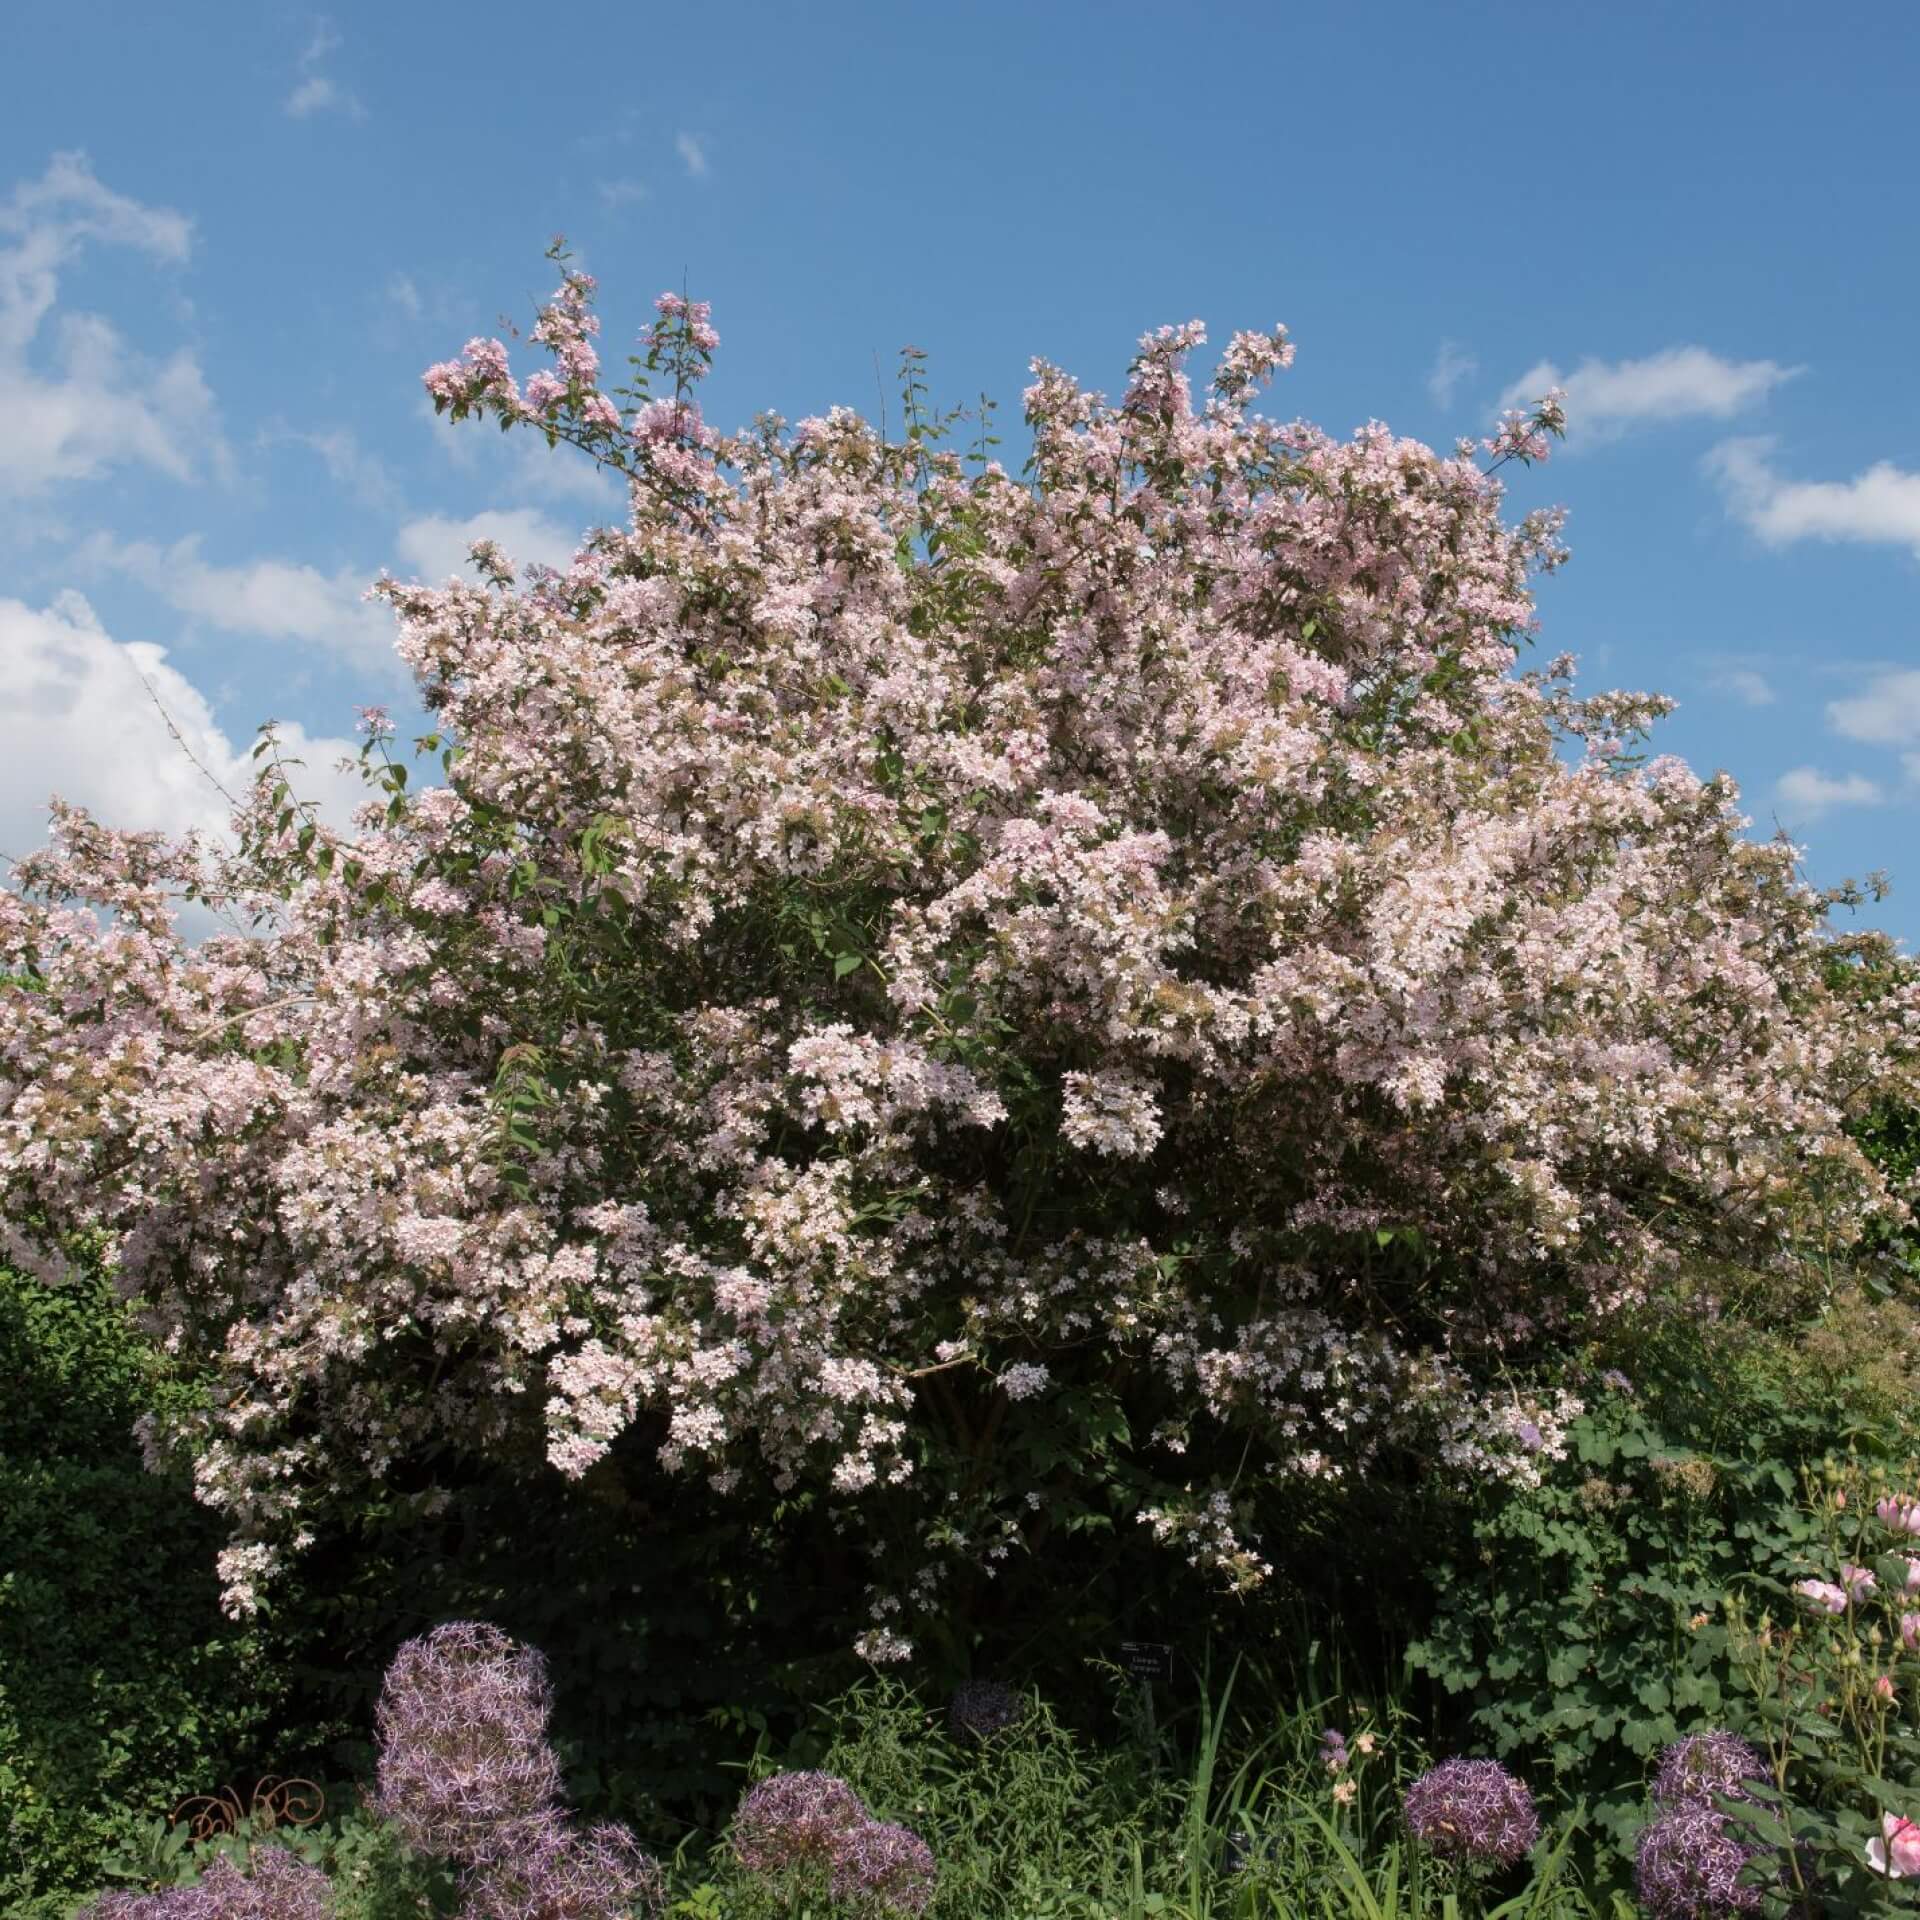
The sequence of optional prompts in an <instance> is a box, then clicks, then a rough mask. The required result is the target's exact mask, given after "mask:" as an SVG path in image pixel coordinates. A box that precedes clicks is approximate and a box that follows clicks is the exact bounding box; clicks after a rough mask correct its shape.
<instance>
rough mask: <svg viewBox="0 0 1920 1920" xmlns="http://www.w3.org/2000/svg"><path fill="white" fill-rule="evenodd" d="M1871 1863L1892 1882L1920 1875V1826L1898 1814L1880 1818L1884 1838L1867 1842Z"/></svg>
mask: <svg viewBox="0 0 1920 1920" xmlns="http://www.w3.org/2000/svg"><path fill="white" fill-rule="evenodd" d="M1867 1864H1868V1865H1869V1866H1870V1867H1872V1868H1873V1870H1874V1872H1876V1873H1883V1874H1885V1875H1886V1876H1887V1878H1888V1879H1889V1880H1903V1879H1905V1878H1906V1877H1907V1876H1908V1875H1909V1874H1912V1873H1920V1824H1917V1823H1915V1822H1914V1821H1912V1820H1906V1819H1902V1818H1901V1816H1900V1815H1899V1814H1897V1813H1884V1814H1882V1815H1881V1816H1880V1838H1879V1839H1877V1840H1869V1841H1868V1842H1867Z"/></svg>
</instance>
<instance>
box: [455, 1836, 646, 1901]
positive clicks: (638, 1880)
mask: <svg viewBox="0 0 1920 1920" xmlns="http://www.w3.org/2000/svg"><path fill="white" fill-rule="evenodd" d="M666 1893H667V1882H666V1875H665V1874H664V1873H662V1872H661V1870H660V1863H659V1862H658V1861H657V1860H655V1859H654V1858H653V1857H652V1855H651V1854H649V1853H647V1852H646V1851H645V1850H644V1849H643V1848H642V1847H641V1845H640V1843H639V1841H638V1840H636V1839H635V1838H634V1837H633V1834H632V1833H631V1832H630V1831H629V1830H628V1829H627V1828H626V1827H622V1826H616V1825H612V1824H609V1825H605V1826H598V1827H588V1828H587V1829H585V1830H584V1831H581V1830H580V1829H577V1828H571V1827H567V1826H564V1825H562V1824H561V1823H560V1822H558V1821H553V1822H551V1823H549V1824H548V1825H546V1826H543V1827H538V1828H534V1829H531V1830H530V1838H529V1839H528V1841H527V1843H526V1844H524V1845H522V1846H520V1847H517V1848H515V1850H514V1851H513V1852H511V1853H507V1854H502V1855H500V1856H499V1857H498V1858H496V1859H493V1860H491V1861H489V1862H488V1863H487V1864H486V1865H485V1866H483V1867H481V1868H480V1869H478V1870H477V1871H476V1872H475V1873H474V1874H473V1875H472V1876H471V1878H470V1879H469V1881H468V1883H467V1886H466V1898H465V1900H464V1902H463V1903H462V1906H461V1909H460V1914H461V1920H628V1916H629V1915H631V1914H633V1913H636V1912H643V1913H648V1914H652V1913H657V1912H658V1911H659V1910H660V1908H661V1907H663V1906H664V1905H665V1904H666Z"/></svg>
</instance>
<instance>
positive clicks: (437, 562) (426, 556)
mask: <svg viewBox="0 0 1920 1920" xmlns="http://www.w3.org/2000/svg"><path fill="white" fill-rule="evenodd" d="M476 540H497V541H498V542H499V543H500V545H501V547H502V548H503V549H504V550H505V552H506V554H507V556H508V558H509V559H511V560H515V561H527V560H532V561H536V562H538V563H539V564H540V565H542V566H548V567H564V566H566V564H567V563H568V562H569V561H570V560H571V559H572V558H573V555H574V550H575V549H576V548H577V547H578V546H579V544H580V543H579V541H578V540H577V539H576V538H575V537H574V536H573V535H572V534H570V533H568V532H567V531H566V530H565V529H564V528H562V527H558V526H556V525H555V524H554V523H553V522H552V521H551V520H549V519H548V518H547V517H546V515H545V514H543V513H540V512H537V511H536V510H535V509H533V508H531V507H515V508H511V509H504V510H498V511H494V512H490V513H476V514H474V515H473V516H472V517H471V518H470V519H466V520H453V519H449V518H447V517H446V516H445V515H443V514H432V515H429V516H428V517H426V518H425V519H421V520H411V521H409V522H408V523H407V524H406V525H405V526H404V527H402V528H401V529H400V532H399V535H398V538H397V539H396V541H395V547H396V550H397V551H398V554H399V557H400V560H401V562H402V564H403V565H404V566H405V567H406V568H407V569H408V570H409V571H411V572H412V573H413V574H414V575H415V576H416V577H417V578H419V579H421V580H423V581H425V582H426V583H427V584H428V585H429V586H439V585H441V584H443V583H444V582H445V581H447V580H448V579H449V578H452V577H455V576H457V577H458V578H460V579H462V580H471V579H472V578H473V569H472V567H471V565H470V564H469V562H468V560H467V549H468V548H469V547H471V546H472V545H473V543H474V542H475V541H476Z"/></svg>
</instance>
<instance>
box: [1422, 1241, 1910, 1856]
mask: <svg viewBox="0 0 1920 1920" xmlns="http://www.w3.org/2000/svg"><path fill="white" fill-rule="evenodd" d="M1719 1284H1720V1286H1721V1289H1722V1295H1723V1297H1722V1299H1721V1300H1720V1301H1719V1302H1718V1304H1719V1305H1720V1306H1722V1307H1729V1308H1737V1310H1729V1311H1728V1312H1727V1317H1726V1318H1724V1319H1715V1318H1713V1317H1712V1309H1713V1307H1714V1305H1715V1304H1716V1303H1715V1302H1714V1301H1713V1300H1711V1299H1709V1298H1707V1297H1705V1296H1703V1295H1701V1296H1695V1297H1694V1298H1693V1299H1691V1300H1690V1301H1689V1302H1688V1303H1687V1305H1686V1306H1685V1307H1684V1308H1682V1307H1677V1306H1676V1307H1671V1308H1668V1309H1666V1310H1663V1311H1660V1312H1657V1313H1655V1312H1649V1313H1647V1314H1643V1315H1641V1316H1639V1317H1637V1318H1636V1319H1635V1320H1633V1321H1632V1322H1630V1323H1628V1324H1626V1325H1625V1326H1623V1327H1622V1329H1621V1332H1620V1334H1619V1337H1618V1340H1617V1342H1616V1345H1615V1348H1614V1350H1613V1351H1612V1352H1611V1353H1608V1354H1600V1355H1596V1356H1595V1369H1596V1371H1595V1372H1594V1373H1593V1374H1592V1375H1591V1376H1590V1378H1589V1383H1588V1384H1587V1385H1586V1387H1585V1388H1584V1389H1583V1390H1584V1391H1585V1393H1586V1394H1587V1397H1588V1406H1587V1410H1586V1412H1585V1413H1584V1414H1582V1415H1581V1416H1580V1417H1579V1418H1577V1419H1576V1420H1575V1421H1574V1422H1573V1423H1572V1425H1571V1427H1570V1429H1569V1432H1568V1449H1567V1455H1566V1458H1565V1459H1564V1460H1561V1461H1557V1462H1554V1463H1552V1464H1551V1465H1549V1466H1548V1467H1547V1469H1546V1470H1545V1472H1544V1474H1543V1480H1542V1484H1541V1485H1540V1486H1539V1487H1538V1488H1536V1489H1532V1490H1529V1491H1522V1492H1518V1493H1515V1494H1512V1495H1510V1496H1508V1497H1505V1498H1502V1499H1497V1500H1489V1501H1488V1502H1487V1503H1486V1504H1485V1505H1483V1506H1482V1507H1481V1508H1480V1510H1479V1511H1478V1512H1477V1513H1476V1514H1475V1515H1474V1518H1473V1523H1472V1539H1471V1545H1470V1548H1468V1549H1467V1550H1465V1551H1461V1552H1457V1553H1455V1554H1454V1555H1452V1556H1451V1557H1449V1558H1447V1559H1444V1560H1443V1561H1442V1562H1441V1563H1440V1564H1439V1565H1437V1567H1436V1568H1435V1570H1434V1580H1435V1584H1436V1586H1437V1589H1438V1593H1439V1609H1438V1613H1437V1615H1436V1617H1435V1619H1434V1622H1433V1624H1432V1626H1431V1628H1430V1629H1429V1630H1428V1631H1427V1632H1426V1633H1425V1634H1424V1635H1423V1636H1422V1637H1421V1638H1420V1639H1418V1640H1417V1641H1415V1643H1414V1644H1413V1646H1412V1647H1411V1649H1410V1651H1409V1661H1410V1664H1411V1665H1412V1667H1413V1668H1414V1670H1415V1671H1417V1672H1421V1673H1425V1674H1427V1675H1430V1676H1431V1677H1432V1678H1433V1679H1435V1680H1437V1681H1438V1682H1439V1683H1440V1685H1441V1687H1442V1688H1443V1689H1445V1690H1446V1691H1448V1692H1450V1693H1452V1694H1454V1695H1457V1696H1459V1697H1460V1698H1461V1699H1462V1701H1463V1703H1464V1704H1466V1705H1467V1707H1468V1709H1469V1721H1470V1725H1471V1728H1472V1730H1473V1733H1474V1734H1475V1735H1477V1736H1478V1739H1479V1740H1480V1741H1481V1742H1483V1743H1484V1744H1485V1745H1486V1746H1487V1747H1488V1748H1489V1749H1490V1750H1491V1751H1492V1752H1493V1753H1495V1754H1496V1755H1498V1756H1500V1757H1501V1758H1503V1759H1509V1758H1510V1759H1512V1760H1514V1761H1515V1762H1517V1763H1519V1764H1522V1765H1525V1766H1527V1767H1529V1768H1531V1769H1533V1770H1534V1771H1535V1774H1536V1777H1537V1779H1538V1780H1539V1781H1540V1782H1541V1783H1542V1784H1545V1783H1546V1782H1548V1781H1551V1782H1552V1783H1554V1784H1556V1785H1557V1786H1558V1788H1559V1791H1560V1792H1561V1794H1562V1795H1564V1796H1565V1797H1567V1798H1569V1799H1572V1798H1576V1797H1577V1798H1581V1799H1584V1800H1585V1801H1586V1802H1587V1803H1588V1804H1589V1806H1590V1808H1591V1817H1592V1820H1593V1823H1594V1826H1595V1828H1596V1830H1597V1831H1598V1832H1599V1833H1600V1834H1601V1835H1603V1836H1610V1838H1611V1841H1612V1843H1613V1846H1614V1848H1615V1849H1616V1852H1615V1863H1616V1869H1617V1866H1618V1862H1619V1859H1620V1856H1621V1854H1623V1853H1624V1852H1625V1850H1626V1849H1627V1848H1628V1847H1629V1846H1630V1843H1631V1841H1632V1838H1633V1836H1634V1834H1635V1832H1636V1831H1637V1829H1638V1827H1639V1825H1640V1824H1641V1821H1642V1819H1643V1818H1644V1806H1645V1781H1646V1776H1647V1772H1648V1765H1649V1761H1650V1759H1651V1758H1652V1756H1654V1755H1655V1754H1656V1753H1657V1752H1658V1750H1659V1749H1660V1748H1661V1747H1662V1746H1664V1745H1666V1744H1667V1743H1668V1742H1670V1741H1672V1740H1675V1739H1677V1738H1678V1737H1679V1736H1680V1735H1682V1734H1683V1733H1689V1732H1693V1731H1696V1730H1698V1729H1700V1728H1702V1727H1706V1726H1711V1725H1715V1724H1721V1723H1722V1722H1723V1719H1724V1716H1725V1715H1726V1713H1727V1712H1728V1711H1729V1710H1730V1708H1731V1704H1732V1703H1731V1701H1730V1698H1729V1696H1730V1693H1732V1692H1733V1691H1734V1690H1735V1685H1736V1676H1735V1671H1734V1660H1733V1655H1732V1650H1731V1648H1730V1644H1729V1637H1728V1628H1727V1624H1726V1621H1725V1619H1724V1617H1723V1602H1724V1600H1725V1597H1726V1596H1727V1595H1728V1593H1729V1592H1730V1591H1732V1590H1734V1589H1735V1588H1736V1587H1738V1586H1739V1585H1741V1584H1742V1583H1743V1582H1745V1581H1746V1580H1747V1579H1748V1578H1749V1577H1750V1576H1753V1575H1755V1574H1759V1575H1763V1576H1767V1577H1771V1578H1774V1579H1776V1580H1781V1579H1787V1578H1791V1577H1792V1575H1793V1574H1794V1573H1795V1572H1798V1571H1804V1557H1805V1555H1806V1554H1807V1553H1808V1552H1809V1551H1810V1550H1811V1548H1812V1546H1813V1544H1814V1542H1815V1540H1816V1538H1817V1524H1816V1521H1815V1520H1814V1519H1813V1518H1812V1517H1811V1516H1810V1514H1809V1513H1808V1512H1807V1511H1806V1510H1805V1509H1804V1507H1803V1504H1802V1498H1801V1496H1802V1491H1803V1483H1804V1480H1805V1478H1806V1476H1807V1475H1809V1474H1810V1473H1813V1472H1816V1471H1817V1470H1818V1469H1819V1468H1820V1466H1821V1464H1822V1463H1823V1462H1824V1461H1826V1460H1827V1459H1828V1458H1829V1457H1832V1456H1836V1455H1843V1454H1845V1453H1847V1452H1848V1451H1850V1450H1851V1451H1869V1450H1871V1451H1886V1450H1895V1449H1897V1448H1898V1446H1899V1444H1900V1442H1901V1438H1902V1426H1901V1421H1902V1411H1901V1402H1902V1396H1903V1394H1904V1392H1905V1388H1904V1381H1905V1377H1906V1376H1905V1371H1904V1369H1905V1367H1906V1365H1907V1361H1906V1359H1905V1357H1904V1356H1903V1354H1902V1353H1901V1352H1900V1351H1899V1350H1898V1349H1897V1347H1896V1346H1894V1345H1893V1344H1891V1343H1890V1342H1889V1340H1888V1339H1887V1338H1886V1337H1884V1334H1885V1317H1884V1316H1883V1315H1882V1314H1881V1312H1880V1310H1879V1309H1877V1308H1876V1307H1874V1306H1873V1305H1872V1304H1871V1303H1870V1302H1865V1301H1862V1300H1861V1299H1860V1298H1859V1297H1858V1296H1856V1295H1854V1294H1852V1293H1849V1292H1846V1291H1845V1290H1836V1292H1835V1294H1834V1297H1833V1298H1832V1299H1831V1300H1829V1301H1828V1302H1826V1303H1825V1305H1824V1307H1823V1308H1822V1309H1821V1311H1820V1312H1819V1317H1818V1318H1817V1319H1815V1320H1813V1321H1812V1322H1811V1323H1809V1324H1806V1325H1804V1326H1803V1327H1802V1328H1800V1329H1799V1330H1798V1331H1797V1332H1792V1333H1767V1332H1764V1331H1760V1330H1759V1329H1758V1322H1759V1320H1760V1318H1761V1314H1762V1311H1763V1309H1762V1306H1761V1304H1760V1303H1757V1302H1755V1301H1752V1300H1746V1301H1740V1302H1732V1301H1731V1300H1730V1299H1729V1298H1728V1297H1725V1296H1726V1294H1727V1289H1729V1288H1731V1287H1732V1286H1734V1285H1735V1284H1736V1281H1735V1278H1734V1277H1732V1276H1727V1277H1723V1278H1722V1280H1721V1281H1720V1283H1719ZM1773 1304H1774V1307H1776V1308H1777V1307H1778V1306H1779V1304H1780V1303H1778V1302H1775V1303H1773ZM1907 1338H1908V1340H1909V1341H1910V1340H1911V1333H1910V1332H1909V1334H1908V1336H1907ZM1608 1359H1623V1360H1625V1361H1626V1362H1627V1364H1628V1365H1629V1366H1630V1367H1631V1379H1630V1380H1629V1378H1628V1377H1627V1376H1626V1375H1625V1374H1621V1373H1618V1372H1615V1371H1613V1370H1611V1369H1609V1370H1608V1371H1607V1372H1606V1373H1605V1374H1602V1373H1600V1372H1599V1371H1598V1369H1599V1367H1600V1366H1601V1365H1602V1364H1603V1363H1604V1362H1605V1361H1606V1360H1608Z"/></svg>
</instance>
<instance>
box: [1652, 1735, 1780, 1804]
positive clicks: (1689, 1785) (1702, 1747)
mask: <svg viewBox="0 0 1920 1920" xmlns="http://www.w3.org/2000/svg"><path fill="white" fill-rule="evenodd" d="M1766 1778H1767V1769H1766V1766H1765V1765H1764V1763H1763V1762H1762V1761H1761V1758H1760V1756H1759V1754H1757V1753H1756V1752H1755V1751H1754V1750H1753V1748H1752V1747H1750V1746H1748V1745H1747V1743H1746V1742H1745V1741H1744V1740H1742V1739H1741V1738H1740V1736H1739V1735H1738V1734H1735V1733H1727V1732H1725V1731H1720V1730H1716V1731H1714V1732H1712V1733H1691V1734H1689V1735H1688V1736H1687V1737H1686V1739H1684V1740H1676V1741H1675V1742H1674V1744H1673V1745H1672V1746H1670V1747H1669V1748H1668V1749H1667V1750H1666V1752H1665V1753H1663V1754H1662V1755H1661V1756H1660V1770H1659V1772H1658V1773H1656V1774H1655V1775H1654V1777H1653V1797H1654V1800H1655V1801H1656V1803H1657V1804H1659V1805H1660V1806H1662V1807H1667V1808H1673V1807H1707V1806H1711V1805H1712V1804H1713V1801H1714V1796H1715V1795H1716V1794H1720V1795H1726V1796H1730V1797H1731V1798H1733V1799H1735V1800H1749V1799H1751V1798H1752V1797H1753V1796H1752V1795H1751V1794H1750V1793H1748V1792H1747V1791H1746V1789H1747V1787H1748V1786H1749V1785H1750V1784H1752V1783H1753V1782H1755V1781H1760V1782H1764V1781H1765V1780H1766Z"/></svg>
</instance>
